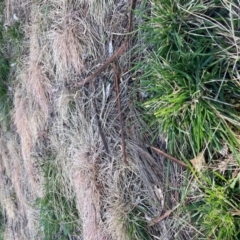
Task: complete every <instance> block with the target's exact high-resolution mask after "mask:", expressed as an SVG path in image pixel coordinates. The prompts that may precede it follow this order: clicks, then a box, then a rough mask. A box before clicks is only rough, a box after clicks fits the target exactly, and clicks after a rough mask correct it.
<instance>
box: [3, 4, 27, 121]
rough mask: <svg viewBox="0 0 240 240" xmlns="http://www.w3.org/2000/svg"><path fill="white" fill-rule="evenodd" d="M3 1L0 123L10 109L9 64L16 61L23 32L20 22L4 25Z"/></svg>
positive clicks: (11, 76)
mask: <svg viewBox="0 0 240 240" xmlns="http://www.w3.org/2000/svg"><path fill="white" fill-rule="evenodd" d="M4 8H5V4H4V1H0V15H1V16H2V17H1V19H0V122H2V121H6V120H7V119H8V113H9V111H10V109H11V108H12V99H11V96H10V94H9V86H10V85H11V80H12V78H13V74H11V72H12V71H11V62H14V61H16V60H17V58H18V57H19V55H20V46H21V40H22V39H23V32H22V30H21V22H20V21H14V22H13V23H11V25H9V26H8V25H5V23H4V18H3V15H4Z"/></svg>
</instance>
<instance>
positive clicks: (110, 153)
mask: <svg viewBox="0 0 240 240" xmlns="http://www.w3.org/2000/svg"><path fill="white" fill-rule="evenodd" d="M139 3H140V1H139ZM128 4H129V3H128V2H127V1H121V0H119V1H110V0H109V1H107V0H106V1H92V0H91V1H67V0H61V1H56V0H51V1H48V2H47V3H46V1H43V2H41V4H40V3H37V2H35V3H32V6H31V7H32V12H31V23H30V24H27V25H26V35H27V37H29V41H27V40H26V41H27V43H28V44H29V49H27V50H26V53H25V55H23V56H22V62H24V64H22V65H21V66H20V65H19V68H20V69H19V70H18V78H17V81H16V82H17V83H16V84H15V87H14V113H13V122H14V124H15V127H16V132H17V134H18V135H17V134H16V133H13V134H12V136H11V141H10V142H9V143H8V144H6V142H5V145H6V146H7V148H8V149H9V153H8V154H9V155H8V157H9V159H11V160H9V161H8V160H7V157H3V156H2V157H3V160H2V159H1V161H3V166H4V167H3V166H1V169H0V171H1V172H3V173H4V174H5V175H6V176H8V177H9V178H10V179H11V180H12V186H14V189H15V190H14V191H15V192H16V198H17V199H16V200H14V201H12V202H10V201H9V202H10V203H8V207H7V203H5V205H4V201H5V200H6V199H8V200H9V199H11V198H10V192H9V190H8V188H7V187H6V186H8V185H7V184H5V182H4V181H5V180H4V179H3V176H5V175H1V176H0V177H1V179H0V181H1V184H2V185H1V189H4V191H7V192H5V193H4V195H3V196H4V198H3V199H2V198H1V199H0V200H1V204H2V206H5V207H4V208H5V209H8V211H9V212H6V216H7V219H12V221H13V222H12V223H11V224H17V226H18V228H17V231H16V232H18V231H19V235H18V236H17V234H18V233H15V232H14V231H10V225H9V226H7V227H6V228H5V231H6V235H8V236H6V239H27V238H26V236H27V237H28V239H37V238H36V236H38V235H37V234H38V229H37V227H38V221H40V219H39V218H40V216H39V213H38V209H37V208H30V207H29V206H28V204H27V203H30V204H29V205H31V204H32V206H34V201H35V200H36V198H37V197H42V196H43V195H44V193H45V192H46V189H44V179H43V176H42V173H41V172H40V171H39V169H38V167H36V162H37V160H36V158H35V157H34V156H38V159H40V162H41V164H42V165H43V166H46V165H47V163H51V164H50V166H54V171H55V172H56V179H57V180H56V181H55V182H53V183H52V185H51V187H52V189H51V190H53V189H54V191H55V189H60V193H61V197H63V198H64V199H66V201H67V202H73V200H74V199H75V198H76V205H77V210H78V213H79V218H76V219H74V222H77V223H79V222H81V224H80V223H79V227H78V230H77V232H78V234H79V236H77V237H76V236H75V237H76V238H78V239H81V238H82V237H83V238H84V239H86V240H91V239H109V240H115V239H119V240H121V239H122V240H125V239H129V240H130V239H141V237H140V236H142V234H143V235H144V236H145V235H146V234H147V235H149V236H150V235H151V236H153V235H155V236H161V237H162V239H166V240H167V239H171V237H172V236H173V234H174V232H175V230H176V229H174V228H173V229H170V226H172V222H169V221H168V220H163V221H162V222H160V223H159V224H156V225H155V226H153V227H148V226H147V224H148V223H149V221H150V220H149V219H152V218H154V217H156V216H159V214H161V213H162V212H163V211H165V210H166V209H168V208H172V207H173V206H174V204H175V203H176V202H177V201H178V197H179V196H178V193H177V192H176V191H174V190H169V189H164V185H165V180H166V178H167V177H169V178H170V180H169V185H171V184H176V181H177V174H179V173H181V170H180V169H178V168H176V166H172V171H171V174H170V175H169V176H167V175H166V169H167V166H166V163H165V160H164V159H162V158H160V157H158V156H156V155H154V153H152V152H151V150H150V149H148V147H147V146H146V145H145V143H149V142H150V139H151V132H147V131H145V133H144V134H143V133H142V129H147V127H146V126H145V124H144V122H143V121H142V120H141V115H140V114H139V113H138V112H137V110H136V108H135V106H134V104H133V99H132V92H131V90H130V88H131V84H132V82H133V80H132V78H131V74H130V73H129V62H130V61H131V56H130V54H124V55H123V56H121V58H120V59H119V66H120V69H121V70H122V76H121V81H120V82H119V87H120V100H121V106H122V109H121V112H122V114H123V119H124V133H125V142H126V155H127V161H126V163H124V161H123V147H122V139H121V134H120V132H121V131H122V129H121V127H120V125H121V123H120V120H119V119H120V116H119V111H118V109H117V93H116V90H115V87H114V84H113V82H114V81H113V78H114V76H113V75H114V71H113V70H112V69H111V66H109V67H108V68H107V69H106V71H105V72H103V73H101V74H100V75H99V76H98V77H97V78H96V79H95V81H94V83H93V84H89V85H86V86H84V87H82V88H81V89H71V88H69V87H68V86H69V85H71V83H76V82H77V81H81V80H82V79H84V78H85V77H86V76H88V75H89V74H91V73H92V72H94V71H95V70H96V69H97V68H98V66H99V65H101V64H102V63H103V62H104V61H105V60H106V59H107V58H108V57H109V55H112V53H113V51H114V50H115V49H117V48H118V47H119V46H120V45H121V43H122V41H123V36H121V35H115V34H112V33H117V32H119V29H120V30H123V29H125V26H126V23H127V21H126V20H127V17H126V15H127V14H128V12H127V11H128ZM112 16H114V17H112ZM116 19H118V22H116ZM109 21H110V22H109ZM122 21H123V22H122ZM119 27H120V28H119ZM66 83H69V85H68V84H66ZM17 136H19V138H20V146H18V145H17V144H18V142H17V141H18V137H17ZM4 141H5V140H4ZM2 151H3V150H2V149H1V153H2V154H4V153H3V152H2ZM46 155H47V156H48V157H49V155H50V157H51V161H50V160H48V161H47V160H46V158H45V156H46ZM26 179H27V181H26ZM23 183H24V184H23ZM178 184H180V183H178ZM156 187H157V188H159V189H161V190H162V191H163V192H164V191H165V190H166V192H167V193H166V196H165V195H164V197H165V201H166V202H165V203H163V201H161V200H159V198H158V197H157V196H156V192H155V190H154V189H156ZM57 194H58V192H57ZM57 194H56V195H57ZM164 194H165V192H164ZM53 201H54V207H55V205H56V206H57V204H58V199H57V198H56V199H54V200H53ZM16 202H17V208H16V206H14V204H15V203H16ZM12 203H14V204H13V205H11V204H12ZM10 205H11V206H13V207H14V208H13V210H11V209H12V208H11V207H10ZM6 211H7V210H6ZM62 211H64V210H62ZM18 212H20V213H21V214H22V215H24V217H23V218H22V220H20V218H21V216H22V215H20V216H19V217H17V218H16V216H17V214H16V213H18ZM63 213H64V212H63ZM64 214H65V213H64ZM14 219H15V220H14ZM25 220H27V221H25ZM80 225H81V226H80ZM132 228H134V229H137V230H135V231H133V232H132V231H131V229H132ZM80 229H82V231H81V230H80ZM179 229H180V228H178V229H177V230H179ZM179 231H180V230H179ZM81 232H82V234H80V233H81ZM14 234H15V235H14ZM21 234H22V235H21ZM76 235H77V234H76ZM80 235H81V236H80ZM38 237H39V236H38ZM183 238H184V232H181V231H180V233H179V238H178V239H183ZM39 239H44V238H43V236H40V237H39ZM152 239H154V237H152ZM155 239H157V238H155Z"/></svg>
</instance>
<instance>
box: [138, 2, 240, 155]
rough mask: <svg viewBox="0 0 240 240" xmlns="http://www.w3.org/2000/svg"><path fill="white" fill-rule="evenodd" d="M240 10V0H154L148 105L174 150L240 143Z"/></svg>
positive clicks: (191, 151) (146, 69)
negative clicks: (239, 134) (239, 15)
mask: <svg viewBox="0 0 240 240" xmlns="http://www.w3.org/2000/svg"><path fill="white" fill-rule="evenodd" d="M238 10H240V9H239V8H238V5H237V4H235V2H234V1H205V2H203V1H191V2H189V1H183V0H178V1H173V0H166V1H159V0H155V1H153V4H152V11H151V15H150V17H149V16H148V17H147V24H145V26H144V27H143V33H144V35H145V40H146V44H147V45H148V49H150V50H149V51H148V54H147V57H146V58H145V60H144V61H143V62H142V63H140V64H139V65H138V67H139V68H140V69H141V70H142V72H143V75H142V77H141V80H140V81H141V87H142V90H143V91H145V92H147V93H148V96H149V98H148V101H146V102H145V103H144V107H146V108H147V109H148V111H149V112H150V113H151V114H153V115H154V118H151V124H155V123H157V127H158V130H159V132H161V133H165V134H166V136H167V138H168V151H169V152H170V153H171V154H174V155H178V156H182V155H184V156H185V157H189V156H193V155H196V154H197V153H198V152H200V151H201V150H202V149H204V148H205V147H206V146H208V149H209V151H210V152H211V153H214V152H216V150H220V149H221V147H222V145H223V143H228V144H229V146H230V148H232V149H238V148H239V139H238V137H237V134H236V133H237V132H239V128H240V124H239V123H240V121H239V120H240V119H239V104H240V98H239V97H240V88H239V80H240V79H239V74H238V69H239V57H238V51H239V47H238V44H237V43H236V42H237V40H238V35H239V30H238V26H239V21H238V15H237V12H238Z"/></svg>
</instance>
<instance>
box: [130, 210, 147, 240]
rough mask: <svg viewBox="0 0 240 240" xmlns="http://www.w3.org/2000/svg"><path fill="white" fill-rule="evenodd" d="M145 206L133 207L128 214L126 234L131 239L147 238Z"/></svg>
mask: <svg viewBox="0 0 240 240" xmlns="http://www.w3.org/2000/svg"><path fill="white" fill-rule="evenodd" d="M144 212H145V208H142V207H140V206H138V207H135V208H134V209H133V210H132V211H131V212H130V213H129V216H128V222H127V223H128V235H129V239H132V240H148V239H150V235H149V233H148V232H147V221H146V219H145V216H144Z"/></svg>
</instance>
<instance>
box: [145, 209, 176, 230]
mask: <svg viewBox="0 0 240 240" xmlns="http://www.w3.org/2000/svg"><path fill="white" fill-rule="evenodd" d="M171 213H172V210H168V211H166V212H165V213H164V214H163V215H161V216H159V217H156V218H154V219H152V221H151V222H150V223H149V224H148V227H151V226H153V225H155V224H157V223H159V222H161V221H162V220H164V219H165V218H167V217H168V216H169V215H170V214H171Z"/></svg>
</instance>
